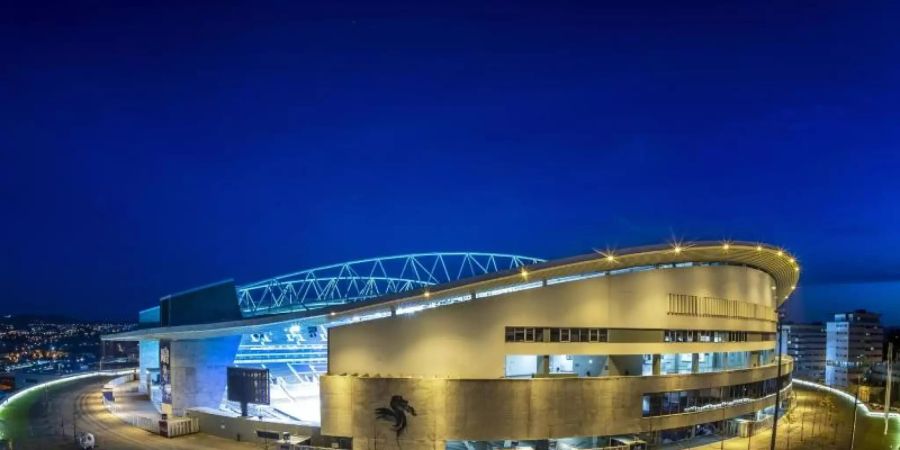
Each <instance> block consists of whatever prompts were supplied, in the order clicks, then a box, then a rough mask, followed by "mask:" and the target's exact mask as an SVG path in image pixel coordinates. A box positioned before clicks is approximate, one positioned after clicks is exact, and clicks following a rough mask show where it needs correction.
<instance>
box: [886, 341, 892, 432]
mask: <svg viewBox="0 0 900 450" xmlns="http://www.w3.org/2000/svg"><path fill="white" fill-rule="evenodd" d="M893 362H894V343H893V342H888V351H887V383H885V386H887V387H886V388H885V390H884V434H885V435H887V432H888V422H890V417H891V376H892V374H891V369H892V367H891V366H892V365H893Z"/></svg>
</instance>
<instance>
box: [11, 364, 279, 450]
mask: <svg viewBox="0 0 900 450" xmlns="http://www.w3.org/2000/svg"><path fill="white" fill-rule="evenodd" d="M107 380H108V378H103V379H101V378H90V379H87V380H78V381H73V382H71V383H67V384H66V385H65V388H64V389H62V390H59V391H56V392H55V393H54V395H42V396H41V397H42V398H40V399H39V400H38V401H37V402H35V404H34V405H33V406H32V407H31V409H30V410H29V426H28V427H27V435H28V436H26V437H22V438H21V439H19V440H18V441H15V442H14V448H15V449H16V450H19V449H41V450H44V449H76V448H78V447H77V446H76V445H75V444H74V438H73V423H74V425H75V427H76V429H77V431H88V432H91V433H93V434H94V436H95V437H96V439H97V448H98V449H101V450H106V449H110V450H131V449H137V450H143V449H148V450H149V449H152V450H182V449H185V450H186V449H191V450H195V449H204V448H210V449H217V450H247V449H260V448H262V445H261V444H258V445H257V444H249V443H240V442H235V441H232V440H228V439H223V438H218V437H215V436H210V435H206V434H193V435H190V436H183V437H178V438H175V439H166V438H164V437H162V436H159V435H155V434H152V433H148V432H146V431H144V430H141V429H138V428H135V427H132V426H131V425H128V424H126V423H125V422H122V421H121V420H119V419H118V418H117V417H115V416H113V415H112V414H110V413H109V412H108V411H107V410H106V408H105V407H104V406H103V401H102V400H101V394H100V392H101V387H102V386H103V383H105V382H106V381H107ZM73 418H74V420H73Z"/></svg>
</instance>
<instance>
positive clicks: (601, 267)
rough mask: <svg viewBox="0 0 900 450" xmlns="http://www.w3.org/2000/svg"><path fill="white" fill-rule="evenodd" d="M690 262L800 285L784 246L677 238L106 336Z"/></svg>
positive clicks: (224, 330)
mask: <svg viewBox="0 0 900 450" xmlns="http://www.w3.org/2000/svg"><path fill="white" fill-rule="evenodd" d="M688 262H722V263H732V264H742V265H747V266H749V267H754V268H756V269H759V270H762V271H764V272H766V273H768V274H769V275H771V276H772V278H773V279H774V280H775V287H776V290H775V295H776V299H777V302H778V305H779V306H780V305H781V304H783V303H784V301H785V300H786V299H787V298H788V297H789V296H790V294H791V293H792V292H793V291H794V289H795V288H796V286H797V281H798V280H799V276H800V275H799V272H800V267H799V263H798V261H797V259H796V257H794V256H793V255H791V254H790V253H788V252H787V251H786V250H785V249H783V248H780V247H775V246H771V245H766V244H762V243H754V242H741V241H697V242H673V243H668V244H662V245H651V246H641V247H632V248H626V249H622V250H610V251H607V252H599V251H595V252H592V253H588V254H583V255H578V256H573V257H568V258H562V259H557V260H551V261H546V262H542V263H537V264H532V265H528V266H523V267H522V268H520V269H516V270H504V271H500V272H492V273H489V274H485V275H480V276H476V277H471V278H466V279H462V280H458V281H453V282H450V283H445V284H440V285H434V286H430V287H428V288H423V289H417V290H412V291H406V292H402V293H397V294H392V295H387V296H382V297H377V298H374V299H371V300H365V301H360V302H356V303H348V304H342V305H335V306H331V307H325V308H321V309H316V310H312V311H296V312H288V313H281V314H271V315H261V316H256V317H250V318H245V319H242V320H239V321H231V322H219V323H211V324H202V325H184V326H173V327H157V328H146V329H141V330H135V331H130V332H126V333H119V334H114V335H105V336H102V339H103V340H115V341H122V340H139V339H167V338H168V339H199V338H205V337H214V336H225V335H231V334H237V333H248V332H254V330H255V329H257V328H261V327H264V326H267V325H272V324H277V323H282V322H290V321H295V320H299V319H308V318H313V317H330V316H338V317H341V316H345V315H346V314H350V313H352V314H356V313H361V312H366V311H368V310H374V309H379V308H384V307H386V306H395V305H398V304H401V303H403V302H408V301H420V300H424V299H425V298H428V297H432V298H435V297H444V296H453V295H459V294H463V293H469V292H472V291H475V290H476V289H484V288H489V287H501V286H506V285H510V284H512V283H518V282H521V281H522V280H523V278H524V279H529V278H530V279H533V280H539V279H546V278H552V277H559V276H566V275H573V274H579V273H586V272H592V271H609V270H619V269H627V268H631V267H639V266H645V265H654V264H677V263H688Z"/></svg>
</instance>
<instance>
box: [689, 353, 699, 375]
mask: <svg viewBox="0 0 900 450" xmlns="http://www.w3.org/2000/svg"><path fill="white" fill-rule="evenodd" d="M691 373H700V354H699V353H694V354H691Z"/></svg>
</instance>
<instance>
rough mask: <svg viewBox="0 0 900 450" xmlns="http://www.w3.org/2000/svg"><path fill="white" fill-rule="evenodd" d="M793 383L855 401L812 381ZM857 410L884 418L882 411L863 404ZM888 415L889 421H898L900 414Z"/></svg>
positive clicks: (795, 381)
mask: <svg viewBox="0 0 900 450" xmlns="http://www.w3.org/2000/svg"><path fill="white" fill-rule="evenodd" d="M793 381H794V383H797V384H799V385H800V386H806V387H810V388H813V389H818V390H820V391H827V392H831V393H832V394H836V395H839V396H841V397H843V398H844V399H846V400H849V401H851V402H855V401H856V397H854V396H852V395H850V394H848V393H846V392H844V391H842V390H840V389H835V388H833V387H831V386H825V385H824V384H819V383H813V382H812V381H806V380H801V379H799V378H794V380H793ZM857 408H859V409H862V411H863V413H864V414H865V415H867V416H869V417H881V418H882V419H883V418H884V414H885V413H884V412H883V411H872V410H870V409H869V407H868V406H867V405H866V404H865V403H863V402H859V404H858V405H857ZM888 414H889V415H888V417H890V418H891V419H900V413H895V412H892V413H888Z"/></svg>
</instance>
